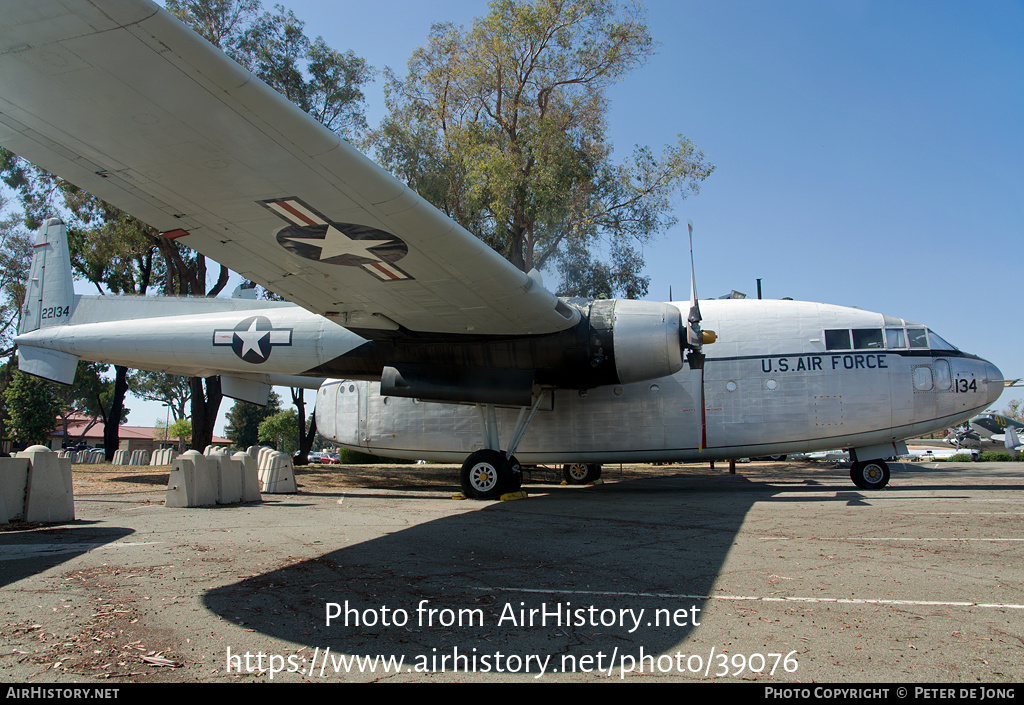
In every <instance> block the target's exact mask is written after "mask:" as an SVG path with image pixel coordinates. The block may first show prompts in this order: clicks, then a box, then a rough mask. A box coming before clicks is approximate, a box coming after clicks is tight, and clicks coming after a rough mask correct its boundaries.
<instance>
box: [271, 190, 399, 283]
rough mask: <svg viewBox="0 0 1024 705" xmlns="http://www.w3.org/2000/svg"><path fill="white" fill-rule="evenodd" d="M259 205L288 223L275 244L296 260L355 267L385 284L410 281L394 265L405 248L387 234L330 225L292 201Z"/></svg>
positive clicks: (299, 202) (352, 226) (323, 218)
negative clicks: (293, 255)
mask: <svg viewBox="0 0 1024 705" xmlns="http://www.w3.org/2000/svg"><path fill="white" fill-rule="evenodd" d="M259 204H260V205H261V206H263V207H264V208H266V209H268V210H269V211H270V212H272V213H273V214H274V215H276V216H278V217H279V218H281V219H282V220H284V221H285V222H287V223H288V226H287V227H285V228H283V229H281V230H280V231H279V232H278V233H277V242H278V244H279V245H281V247H283V248H285V249H286V250H288V251H289V252H291V253H293V254H295V255H298V256H299V257H304V258H305V259H311V260H314V261H316V262H323V263H325V264H337V265H342V266H346V267H358V268H359V269H362V270H363V271H365V272H368V273H369V274H371V275H373V276H374V277H376V278H377V279H379V280H381V281H385V282H393V281H402V280H408V279H412V277H411V276H409V274H408V273H407V272H405V271H404V270H403V269H401V268H400V267H399V266H398V265H397V264H395V263H396V262H398V260H400V259H402V258H403V257H405V256H406V255H407V254H408V253H409V248H408V247H407V246H406V244H405V243H404V242H402V240H401V239H400V238H398V237H396V236H394V235H392V234H391V233H389V232H385V231H384V230H380V229H378V228H371V227H369V226H368V225H356V224H353V223H334V222H331V221H330V220H329V219H327V218H326V217H324V216H323V215H322V214H321V213H319V212H317V211H316V210H314V209H313V208H311V207H310V206H309V205H307V204H306V203H304V202H303V201H302V200H300V199H298V198H295V197H288V198H276V199H270V200H267V201H259Z"/></svg>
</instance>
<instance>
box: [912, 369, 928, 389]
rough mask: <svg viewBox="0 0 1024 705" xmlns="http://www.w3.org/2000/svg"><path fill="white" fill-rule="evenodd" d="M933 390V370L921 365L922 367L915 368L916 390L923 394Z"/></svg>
mask: <svg viewBox="0 0 1024 705" xmlns="http://www.w3.org/2000/svg"><path fill="white" fill-rule="evenodd" d="M931 388H932V368H931V367H928V366H927V365H921V366H920V367H915V368H914V389H917V390H918V391H921V392H928V391H931Z"/></svg>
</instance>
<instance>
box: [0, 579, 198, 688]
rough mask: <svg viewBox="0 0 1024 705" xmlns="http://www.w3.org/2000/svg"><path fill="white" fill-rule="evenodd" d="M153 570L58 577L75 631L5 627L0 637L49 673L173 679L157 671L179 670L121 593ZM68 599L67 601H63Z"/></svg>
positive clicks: (130, 597) (132, 602)
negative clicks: (73, 611) (71, 608)
mask: <svg viewBox="0 0 1024 705" xmlns="http://www.w3.org/2000/svg"><path fill="white" fill-rule="evenodd" d="M156 570H159V569H156V568H119V567H112V566H103V567H98V568H92V569H88V570H76V571H69V572H66V573H64V574H63V575H62V577H63V579H64V581H65V584H66V586H67V590H68V594H69V595H70V594H74V595H75V596H76V598H77V599H75V602H77V603H78V604H77V605H76V618H75V619H74V620H71V621H72V622H73V623H74V624H75V626H74V627H73V629H72V630H71V631H70V632H68V633H63V634H58V633H55V632H52V631H49V630H48V629H46V628H44V627H43V626H42V625H41V624H35V623H15V624H6V625H4V626H3V627H2V629H0V638H2V639H3V640H4V641H6V642H8V643H11V644H19V645H20V646H21V649H19V650H20V651H21V652H22V653H24V654H25V657H26V660H27V661H29V662H31V663H34V664H38V665H39V666H42V667H43V668H44V669H46V670H47V671H50V672H52V673H53V674H57V673H63V674H68V675H75V676H87V677H90V678H116V679H120V678H131V679H132V680H136V681H147V680H152V681H160V680H164V679H165V678H166V679H168V680H169V679H173V677H172V676H170V675H169V674H164V673H162V671H164V670H167V671H172V670H174V669H175V668H177V667H179V666H181V663H180V662H179V661H178V660H177V659H176V658H175V655H174V653H173V651H172V649H171V648H170V647H168V646H167V644H166V643H167V642H169V641H171V640H170V639H167V638H165V637H162V636H161V633H160V631H159V630H154V629H152V628H151V626H150V625H147V624H146V619H145V612H144V610H143V609H142V608H140V606H139V605H137V599H136V598H135V596H134V595H133V594H132V593H131V591H130V589H127V588H126V582H125V581H126V579H130V578H133V577H134V578H140V577H148V576H149V575H151V574H152V573H153V572H154V571H156ZM68 599H71V598H68Z"/></svg>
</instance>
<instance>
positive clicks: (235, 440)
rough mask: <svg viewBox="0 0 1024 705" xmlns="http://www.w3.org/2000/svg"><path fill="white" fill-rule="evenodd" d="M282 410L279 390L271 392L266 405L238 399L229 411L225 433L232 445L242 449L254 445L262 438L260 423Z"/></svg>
mask: <svg viewBox="0 0 1024 705" xmlns="http://www.w3.org/2000/svg"><path fill="white" fill-rule="evenodd" d="M280 411H281V397H280V396H278V394H277V392H271V393H270V399H269V401H268V402H267V405H266V406H257V405H256V404H250V403H249V402H245V401H236V402H235V404H234V406H232V407H231V409H230V410H229V411H228V413H227V425H226V426H225V427H224V433H225V435H227V437H228V439H229V440H230V441H231V445H233V446H234V447H235V448H238V449H240V450H245V449H246V448H248V447H249V446H254V445H257V444H258V443H259V440H260V432H259V428H260V423H262V422H263V420H264V419H266V418H268V417H270V416H273V415H274V414H276V413H278V412H280Z"/></svg>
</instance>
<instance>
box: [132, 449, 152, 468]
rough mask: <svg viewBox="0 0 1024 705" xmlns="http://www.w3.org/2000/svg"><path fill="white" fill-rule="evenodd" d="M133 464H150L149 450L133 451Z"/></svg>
mask: <svg viewBox="0 0 1024 705" xmlns="http://www.w3.org/2000/svg"><path fill="white" fill-rule="evenodd" d="M131 464H132V465H149V451H148V450H136V451H133V452H132V459H131Z"/></svg>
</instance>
